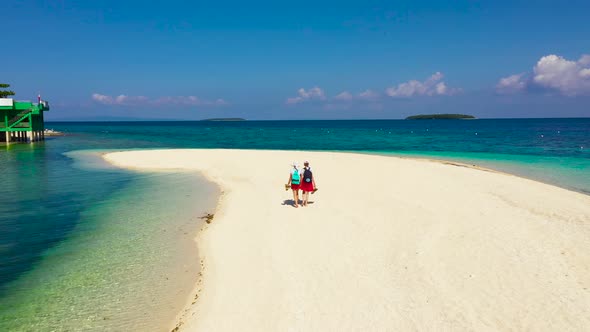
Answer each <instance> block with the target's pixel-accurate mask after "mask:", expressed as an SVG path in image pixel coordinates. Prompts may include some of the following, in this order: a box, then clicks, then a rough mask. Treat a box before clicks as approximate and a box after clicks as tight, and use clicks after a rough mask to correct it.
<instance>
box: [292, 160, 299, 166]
mask: <svg viewBox="0 0 590 332" xmlns="http://www.w3.org/2000/svg"><path fill="white" fill-rule="evenodd" d="M291 166H293V167H299V164H298V163H297V162H296V161H294V162H292V163H291Z"/></svg>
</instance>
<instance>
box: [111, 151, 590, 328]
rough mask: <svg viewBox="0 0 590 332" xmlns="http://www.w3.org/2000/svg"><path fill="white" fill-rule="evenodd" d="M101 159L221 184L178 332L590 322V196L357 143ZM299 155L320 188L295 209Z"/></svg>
mask: <svg viewBox="0 0 590 332" xmlns="http://www.w3.org/2000/svg"><path fill="white" fill-rule="evenodd" d="M105 159H106V160H108V161H109V162H111V163H113V164H115V165H117V166H120V167H125V168H132V169H140V170H144V169H145V170H178V169H183V170H185V169H188V170H195V171H199V172H202V173H204V174H205V175H206V176H207V177H208V178H209V179H211V180H212V181H214V182H216V183H218V184H219V185H220V186H221V188H222V190H223V192H224V193H223V194H222V197H221V201H220V205H219V207H218V209H217V211H215V218H214V219H213V221H212V223H211V224H210V225H208V226H207V227H206V229H204V230H203V231H202V232H201V233H199V235H198V237H197V239H196V240H197V243H198V246H199V250H200V254H201V256H202V260H203V263H204V267H203V271H202V272H203V279H202V282H201V283H199V284H198V285H197V287H198V289H197V290H196V291H198V300H197V301H196V302H195V303H194V304H192V305H189V306H188V307H187V309H186V310H185V312H184V313H183V314H182V317H181V318H180V320H181V323H180V324H179V325H180V330H181V331H414V330H420V331H450V330H452V331H461V330H469V331H474V330H475V331H497V330H502V331H508V330H534V331H541V330H543V331H588V330H590V196H587V195H584V194H580V193H576V192H572V191H568V190H565V189H561V188H558V187H554V186H551V185H547V184H543V183H539V182H535V181H531V180H527V179H523V178H519V177H516V176H511V175H507V174H501V173H497V172H491V171H486V170H480V169H474V168H469V167H459V166H457V165H452V164H444V163H440V162H433V161H428V160H414V159H402V158H397V157H386V156H372V155H362V154H350V153H331V152H303V151H260V150H153V151H129V152H114V153H109V154H106V155H105ZM294 160H295V161H298V162H299V163H302V162H303V161H304V160H309V161H310V163H311V166H312V168H313V170H314V176H315V178H316V183H317V186H318V187H319V191H318V192H317V193H316V194H314V195H312V196H311V201H312V202H313V204H310V205H309V206H308V207H299V208H297V209H296V208H294V207H293V206H291V205H289V204H285V201H288V200H290V199H291V198H292V195H291V191H285V189H284V184H285V183H286V181H287V178H288V175H289V169H290V163H291V162H292V161H294ZM162 195H166V193H165V192H162ZM192 297H194V294H193V295H192ZM172 327H174V326H172Z"/></svg>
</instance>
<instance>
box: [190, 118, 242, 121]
mask: <svg viewBox="0 0 590 332" xmlns="http://www.w3.org/2000/svg"><path fill="white" fill-rule="evenodd" d="M201 121H246V119H242V118H212V119H203V120H201Z"/></svg>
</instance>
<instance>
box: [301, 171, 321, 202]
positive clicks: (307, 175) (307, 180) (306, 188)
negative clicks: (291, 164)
mask: <svg viewBox="0 0 590 332" xmlns="http://www.w3.org/2000/svg"><path fill="white" fill-rule="evenodd" d="M300 188H301V191H303V203H302V204H301V205H303V206H307V201H308V200H309V193H313V192H315V191H316V190H317V188H316V186H315V179H314V177H313V173H312V172H311V167H309V162H308V161H305V162H304V163H303V177H302V181H301V186H300Z"/></svg>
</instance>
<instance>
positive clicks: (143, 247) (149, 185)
mask: <svg viewBox="0 0 590 332" xmlns="http://www.w3.org/2000/svg"><path fill="white" fill-rule="evenodd" d="M47 127H48V128H53V129H56V130H60V131H64V132H66V133H67V134H68V135H67V136H65V137H57V138H52V139H49V140H47V141H46V142H44V143H38V144H34V145H17V144H13V145H10V146H0V181H1V183H2V185H1V186H0V330H2V331H5V330H15V331H50V330H97V331H103V330H138V331H150V330H153V331H162V330H166V328H167V327H168V325H167V324H168V323H169V322H170V321H171V320H172V318H173V317H174V315H175V313H176V312H178V310H180V307H182V305H184V302H183V303H180V301H179V299H186V300H189V299H188V298H187V297H186V296H188V292H189V290H190V288H191V287H192V285H193V283H194V282H195V281H196V274H197V273H198V271H197V268H198V262H197V259H196V257H186V255H178V253H180V252H186V251H187V248H191V250H192V247H191V246H194V245H195V244H194V242H193V236H194V234H195V232H196V231H197V229H198V228H199V227H200V226H199V218H198V216H200V215H202V214H204V213H205V212H209V211H211V209H212V208H213V206H214V205H215V202H216V198H217V190H218V189H217V188H216V187H215V186H214V185H213V184H211V183H208V182H207V181H205V180H204V179H203V178H199V177H198V176H195V175H194V174H187V173H174V174H169V173H135V172H128V171H124V170H119V169H116V168H113V167H110V166H109V165H106V164H105V163H103V162H102V161H101V159H100V158H99V157H97V155H96V151H105V150H107V151H108V150H117V149H144V148H241V149H281V150H327V151H353V152H361V153H378V154H386V155H401V156H411V157H426V158H438V159H447V160H457V161H462V162H466V163H471V164H477V165H480V166H484V167H490V168H494V169H498V170H501V171H506V172H509V173H514V174H517V175H521V176H525V177H529V178H532V179H535V180H539V181H543V182H548V183H552V184H555V185H559V186H562V187H565V188H568V189H572V190H576V191H579V192H585V193H590V118H585V119H518V120H473V121H441V120H439V121H431V120H424V121H403V120H387V121H385V120H384V121H378V120H371V121H246V122H165V123H155V122H141V123H124V122H123V123H48V124H47Z"/></svg>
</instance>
